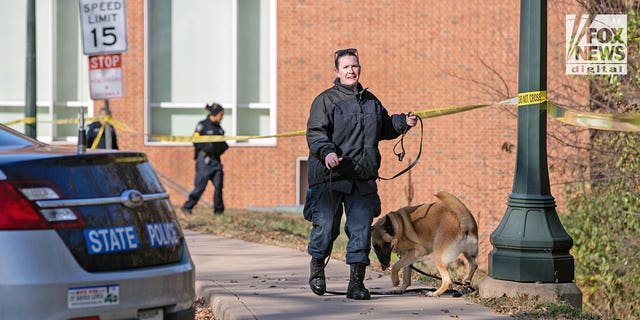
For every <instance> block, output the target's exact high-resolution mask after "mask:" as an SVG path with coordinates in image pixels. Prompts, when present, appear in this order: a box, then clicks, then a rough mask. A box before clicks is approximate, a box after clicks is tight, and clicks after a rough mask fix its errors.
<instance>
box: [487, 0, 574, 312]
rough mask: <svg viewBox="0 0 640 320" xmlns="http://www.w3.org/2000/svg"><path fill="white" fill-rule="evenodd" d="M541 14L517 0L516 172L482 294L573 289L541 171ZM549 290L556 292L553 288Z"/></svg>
mask: <svg viewBox="0 0 640 320" xmlns="http://www.w3.org/2000/svg"><path fill="white" fill-rule="evenodd" d="M546 10H547V1H546V0H521V8H520V50H519V52H520V56H519V75H518V92H519V95H518V98H519V102H518V104H519V106H518V150H517V154H516V169H515V177H514V182H513V189H512V193H511V194H510V195H509V198H508V200H507V206H508V207H507V211H506V213H505V215H504V217H503V219H502V221H501V222H500V224H499V225H498V227H497V228H496V230H494V232H493V233H492V235H491V238H490V240H491V244H492V245H493V250H492V251H491V252H490V253H489V277H488V278H489V280H492V281H483V283H482V284H481V287H480V294H481V295H484V296H492V295H494V294H495V295H497V296H500V295H502V293H509V292H511V293H512V294H517V293H518V292H519V291H522V293H527V294H529V295H531V294H534V293H535V292H538V293H539V294H540V295H543V296H544V293H543V292H544V291H546V290H547V288H545V285H544V284H562V283H565V284H568V285H569V286H570V287H575V285H574V284H573V282H572V281H573V279H574V262H573V257H572V256H571V254H570V253H569V250H570V249H571V247H572V246H573V240H572V239H571V237H570V236H569V235H568V234H567V232H566V231H565V229H564V227H563V226H562V223H561V222H560V219H559V218H558V214H557V212H556V210H555V206H556V205H555V200H554V198H553V196H551V191H550V186H549V172H548V169H547V149H546V143H547V139H546V137H547V130H546V127H547V113H546V82H547V64H546V59H547V55H546V51H547V50H546V49H547V46H546V41H547V39H546V33H547V22H546V17H547V11H546ZM513 282H518V283H523V284H525V285H524V286H520V285H514V283H513ZM526 284H534V285H535V286H536V287H531V286H527V285H526ZM550 289H551V290H553V291H557V287H554V288H550ZM575 289H576V290H577V287H575ZM562 290H564V291H566V292H574V293H575V290H567V288H563V289H562ZM483 291H484V293H485V294H483ZM512 291H515V292H512ZM487 293H488V294H487ZM508 295H509V294H508ZM571 295H572V296H573V298H572V299H573V300H574V301H573V303H572V304H574V305H575V304H579V305H580V306H581V301H580V300H581V294H579V297H580V299H577V300H576V299H575V294H573V293H571ZM569 300H571V299H569Z"/></svg>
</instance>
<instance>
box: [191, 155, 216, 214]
mask: <svg viewBox="0 0 640 320" xmlns="http://www.w3.org/2000/svg"><path fill="white" fill-rule="evenodd" d="M207 159H209V160H207ZM209 181H211V182H212V183H213V187H214V188H215V189H214V191H213V208H214V211H215V212H222V211H224V201H223V200H222V188H223V181H224V172H223V171H222V162H220V159H217V158H207V156H206V155H204V154H203V153H199V154H198V157H197V158H196V177H195V181H194V188H193V191H191V193H190V194H189V199H188V200H187V201H186V202H185V203H184V205H183V207H184V208H187V209H191V208H193V207H194V206H195V205H196V204H197V203H198V200H200V197H202V194H203V193H204V190H205V189H206V188H207V184H209Z"/></svg>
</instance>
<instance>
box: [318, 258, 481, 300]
mask: <svg viewBox="0 0 640 320" xmlns="http://www.w3.org/2000/svg"><path fill="white" fill-rule="evenodd" d="M330 259H331V256H329V257H327V259H326V261H325V263H324V266H325V268H326V266H327V264H329V260H330ZM411 269H413V270H415V271H416V272H418V273H420V274H422V275H424V276H427V277H430V278H434V279H437V280H440V281H442V278H440V277H438V276H436V275H432V274H428V273H426V272H424V271H422V270H420V269H418V268H416V267H415V266H414V265H413V264H412V265H411ZM451 282H453V283H455V284H457V285H459V286H463V287H465V288H469V289H471V291H470V292H473V291H476V290H477V289H476V288H474V287H472V286H471V285H468V284H464V283H462V282H460V281H456V280H451ZM423 291H436V289H435V288H410V289H406V290H404V292H400V291H399V290H387V291H375V290H369V294H371V295H379V296H390V295H399V294H405V293H407V292H418V293H420V292H423ZM325 293H329V294H333V295H337V296H345V295H347V292H346V291H332V290H326V291H325ZM445 293H451V295H452V296H453V297H454V298H457V297H462V295H463V294H464V293H463V292H461V291H459V290H454V289H447V291H445Z"/></svg>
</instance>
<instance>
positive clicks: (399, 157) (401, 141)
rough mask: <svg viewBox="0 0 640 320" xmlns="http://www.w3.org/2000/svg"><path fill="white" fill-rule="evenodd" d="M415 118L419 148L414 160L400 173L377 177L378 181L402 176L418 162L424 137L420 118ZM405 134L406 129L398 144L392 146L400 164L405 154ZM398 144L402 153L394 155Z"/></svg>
mask: <svg viewBox="0 0 640 320" xmlns="http://www.w3.org/2000/svg"><path fill="white" fill-rule="evenodd" d="M416 117H417V118H418V121H419V122H420V148H419V149H418V155H417V156H416V159H415V160H414V161H413V162H412V163H411V164H410V165H408V166H407V167H406V168H404V169H402V170H401V171H400V172H398V173H396V174H395V175H393V177H391V178H384V177H381V176H378V177H377V178H378V179H380V180H393V179H395V178H397V177H399V176H401V175H403V174H404V173H406V172H407V171H409V170H411V168H413V167H414V166H415V165H416V164H417V163H418V161H419V160H420V156H421V155H422V139H423V137H424V125H423V124H422V118H420V116H418V115H416ZM407 132H409V129H406V130H405V131H404V132H403V133H402V136H401V137H400V140H399V141H398V142H396V144H395V145H394V146H393V153H394V154H395V155H396V157H398V161H400V162H402V160H403V159H404V156H405V154H406V152H405V150H404V137H405V136H406V135H407ZM398 144H400V147H401V148H402V151H401V152H399V153H396V147H397V146H398Z"/></svg>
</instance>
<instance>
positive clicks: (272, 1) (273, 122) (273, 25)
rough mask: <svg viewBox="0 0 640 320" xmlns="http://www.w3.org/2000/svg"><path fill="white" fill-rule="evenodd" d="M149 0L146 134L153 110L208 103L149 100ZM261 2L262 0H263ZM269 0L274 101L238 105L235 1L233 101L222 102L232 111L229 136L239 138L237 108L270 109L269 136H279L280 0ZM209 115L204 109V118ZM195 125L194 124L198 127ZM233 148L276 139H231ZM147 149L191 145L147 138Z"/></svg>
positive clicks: (235, 7)
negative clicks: (278, 36) (278, 37)
mask: <svg viewBox="0 0 640 320" xmlns="http://www.w3.org/2000/svg"><path fill="white" fill-rule="evenodd" d="M149 1H153V0H147V1H145V2H144V25H145V35H144V48H145V49H144V57H145V59H144V70H145V72H144V105H145V108H144V131H145V132H146V133H149V132H150V131H151V123H150V121H151V114H150V111H151V108H187V109H198V108H201V109H204V105H205V103H208V101H206V102H202V103H167V102H161V103H152V102H151V101H150V97H149V82H150V81H151V80H150V79H149V72H148V70H149V59H148V57H149V17H148V12H149V10H148V3H149ZM260 1H262V0H260ZM267 1H269V12H270V15H271V16H270V17H269V28H270V30H273V31H272V32H270V34H269V43H270V47H269V54H270V56H271V57H272V58H271V59H270V63H269V95H270V97H271V99H270V100H271V101H270V102H269V103H249V104H238V102H237V92H238V91H237V90H238V88H237V73H238V70H237V69H238V68H237V66H238V62H237V61H236V60H237V47H238V45H237V39H238V30H237V24H238V0H232V23H231V25H232V46H233V48H232V53H231V60H232V61H231V63H232V70H233V71H232V75H231V81H232V83H231V87H232V101H231V103H230V104H228V103H221V104H222V106H223V107H224V108H225V110H229V111H230V112H226V113H225V117H226V116H227V115H229V114H231V115H232V117H231V128H224V129H225V132H226V134H225V135H227V136H236V135H237V131H238V130H237V128H238V117H237V115H238V109H239V108H248V109H263V110H265V109H266V110H270V111H271V112H270V115H271V116H270V118H269V133H268V135H275V134H276V133H277V129H278V128H277V125H278V123H277V115H278V112H277V111H278V110H277V101H278V97H277V48H278V46H277V30H278V29H277V0H267ZM205 115H206V113H205V112H204V110H203V118H204V117H205ZM195 126H196V123H194V124H193V127H194V128H195ZM227 142H228V144H229V145H231V146H242V147H256V146H267V147H269V146H276V145H277V139H276V138H275V137H271V138H259V139H249V140H244V141H241V142H238V141H234V140H229V141H227ZM144 143H145V145H146V146H184V145H191V143H190V142H167V141H151V140H149V138H148V137H146V138H145V141H144Z"/></svg>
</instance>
